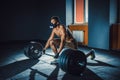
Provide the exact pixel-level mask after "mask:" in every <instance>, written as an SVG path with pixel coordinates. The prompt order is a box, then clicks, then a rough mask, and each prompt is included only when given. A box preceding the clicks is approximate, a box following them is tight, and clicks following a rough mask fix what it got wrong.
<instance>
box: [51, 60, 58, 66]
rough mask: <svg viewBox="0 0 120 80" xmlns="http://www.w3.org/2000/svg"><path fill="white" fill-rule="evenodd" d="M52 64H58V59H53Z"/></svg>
mask: <svg viewBox="0 0 120 80" xmlns="http://www.w3.org/2000/svg"><path fill="white" fill-rule="evenodd" d="M50 64H51V65H53V64H58V59H55V60H54V61H51V63H50Z"/></svg>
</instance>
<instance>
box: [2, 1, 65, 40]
mask: <svg viewBox="0 0 120 80" xmlns="http://www.w3.org/2000/svg"><path fill="white" fill-rule="evenodd" d="M57 2H58V3H57ZM65 5H66V1H65V0H57V1H56V0H47V1H46V0H42V1H41V0H2V1H0V10H1V11H0V22H1V23H0V42H5V41H10V40H32V39H41V40H47V39H48V37H49V35H50V32H51V29H50V28H49V24H50V17H51V16H59V17H60V18H61V22H62V23H63V24H65V23H66V20H65V15H66V14H65V10H66V6H65Z"/></svg>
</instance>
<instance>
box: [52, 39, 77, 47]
mask: <svg viewBox="0 0 120 80" xmlns="http://www.w3.org/2000/svg"><path fill="white" fill-rule="evenodd" d="M53 42H54V44H55V45H56V46H57V47H59V45H60V42H61V39H60V38H55V39H54V40H53ZM77 46H78V45H77V41H76V40H75V39H74V40H72V41H71V42H65V46H64V47H66V48H72V49H77Z"/></svg>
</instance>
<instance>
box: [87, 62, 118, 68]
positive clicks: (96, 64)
mask: <svg viewBox="0 0 120 80" xmlns="http://www.w3.org/2000/svg"><path fill="white" fill-rule="evenodd" d="M95 61H96V62H97V63H89V62H88V63H87V65H89V66H108V67H114V68H117V66H114V65H111V64H108V63H105V62H102V61H99V60H95Z"/></svg>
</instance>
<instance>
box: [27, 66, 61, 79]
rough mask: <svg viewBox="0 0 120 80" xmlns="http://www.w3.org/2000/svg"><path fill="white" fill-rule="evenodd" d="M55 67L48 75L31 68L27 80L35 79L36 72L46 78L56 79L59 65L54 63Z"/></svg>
mask: <svg viewBox="0 0 120 80" xmlns="http://www.w3.org/2000/svg"><path fill="white" fill-rule="evenodd" d="M55 66H56V68H55V69H54V70H53V72H52V73H51V74H50V75H47V74H45V73H42V72H40V71H38V70H37V69H32V68H30V69H31V72H30V76H29V80H35V74H36V73H38V74H39V75H41V76H44V77H46V78H47V80H57V77H58V72H59V65H58V64H55Z"/></svg>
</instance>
